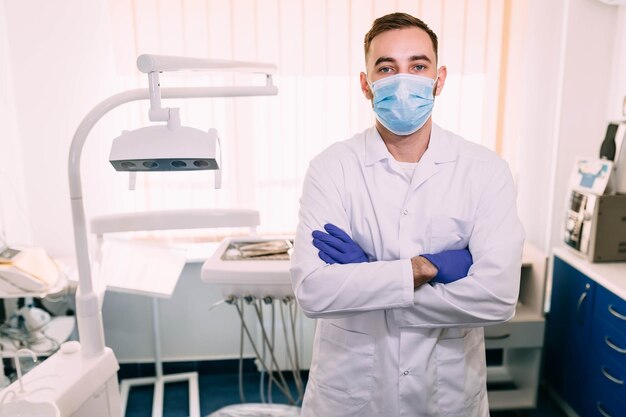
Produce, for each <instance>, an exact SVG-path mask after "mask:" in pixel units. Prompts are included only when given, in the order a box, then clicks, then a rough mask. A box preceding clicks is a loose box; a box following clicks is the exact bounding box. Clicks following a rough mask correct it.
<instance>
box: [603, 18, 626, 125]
mask: <svg viewBox="0 0 626 417" xmlns="http://www.w3.org/2000/svg"><path fill="white" fill-rule="evenodd" d="M613 57H614V65H613V68H612V74H611V91H610V93H609V101H608V104H607V114H608V115H609V117H610V118H611V119H614V120H624V119H626V109H624V106H625V105H626V103H625V102H624V100H626V6H621V7H619V10H618V12H617V29H616V33H615V48H614V50H613Z"/></svg>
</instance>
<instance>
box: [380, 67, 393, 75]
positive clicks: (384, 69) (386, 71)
mask: <svg viewBox="0 0 626 417" xmlns="http://www.w3.org/2000/svg"><path fill="white" fill-rule="evenodd" d="M378 72H380V73H382V74H390V73H392V72H393V68H392V67H388V66H386V67H380V68H378Z"/></svg>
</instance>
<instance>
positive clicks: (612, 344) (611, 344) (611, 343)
mask: <svg viewBox="0 0 626 417" xmlns="http://www.w3.org/2000/svg"><path fill="white" fill-rule="evenodd" d="M604 341H605V342H606V344H607V345H609V347H610V348H611V349H613V350H614V351H616V352H619V353H626V349H622V348H621V347H619V346H617V345H616V344H615V343H613V342H611V339H609V337H608V336H604Z"/></svg>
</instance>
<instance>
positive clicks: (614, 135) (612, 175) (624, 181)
mask: <svg viewBox="0 0 626 417" xmlns="http://www.w3.org/2000/svg"><path fill="white" fill-rule="evenodd" d="M600 158H601V159H597V160H596V159H585V160H582V159H581V160H579V161H578V162H577V166H576V168H575V169H574V172H573V173H572V178H571V179H570V191H569V193H568V199H569V201H568V202H567V207H566V213H565V227H564V235H563V240H564V242H565V243H566V244H567V245H568V246H569V247H571V248H573V249H574V250H576V251H577V252H578V253H580V254H582V255H583V256H585V257H587V258H588V259H589V261H591V262H607V261H626V220H625V219H626V122H619V123H609V125H608V127H607V131H606V134H605V138H604V141H603V142H602V144H601V146H600Z"/></svg>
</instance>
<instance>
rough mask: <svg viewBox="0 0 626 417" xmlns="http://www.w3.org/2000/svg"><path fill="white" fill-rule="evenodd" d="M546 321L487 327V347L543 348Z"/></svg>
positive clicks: (510, 323)
mask: <svg viewBox="0 0 626 417" xmlns="http://www.w3.org/2000/svg"><path fill="white" fill-rule="evenodd" d="M544 328H545V320H543V319H541V320H537V321H520V322H508V323H502V324H496V325H494V326H487V327H485V347H486V348H487V349H497V348H517V347H519V348H525V347H541V346H543V331H544Z"/></svg>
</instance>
